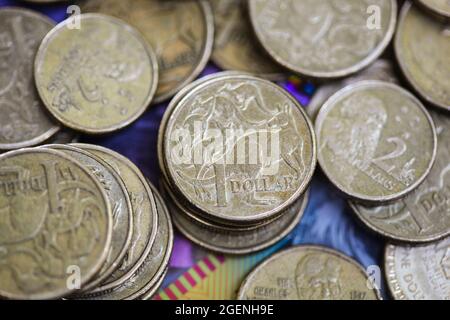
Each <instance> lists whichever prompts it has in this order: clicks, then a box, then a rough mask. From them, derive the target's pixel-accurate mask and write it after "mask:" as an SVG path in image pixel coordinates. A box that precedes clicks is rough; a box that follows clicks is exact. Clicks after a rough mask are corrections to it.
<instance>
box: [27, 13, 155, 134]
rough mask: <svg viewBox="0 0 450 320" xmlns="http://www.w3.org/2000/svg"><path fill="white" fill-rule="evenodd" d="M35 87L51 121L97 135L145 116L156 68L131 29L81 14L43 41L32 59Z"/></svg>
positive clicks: (100, 17)
mask: <svg viewBox="0 0 450 320" xmlns="http://www.w3.org/2000/svg"><path fill="white" fill-rule="evenodd" d="M74 19H79V23H80V27H79V28H75V27H74V23H76V21H74ZM77 21H78V20H77ZM35 81H36V86H37V88H38V90H39V94H40V96H41V98H42V100H43V102H44V104H45V105H46V107H47V109H48V110H49V111H50V112H51V113H52V115H53V116H54V117H55V118H56V119H58V120H59V121H60V122H62V123H63V124H64V125H65V126H67V127H70V128H72V129H74V130H78V131H82V132H86V133H91V134H100V133H107V132H111V131H115V130H118V129H121V128H123V127H125V126H127V125H129V124H130V123H132V122H133V121H135V120H136V119H137V118H138V117H139V116H140V115H141V114H142V113H143V112H144V111H145V110H146V108H147V106H148V105H149V104H150V102H151V100H152V98H153V95H154V93H155V90H156V85H157V81H158V65H157V60H156V56H155V55H154V53H153V50H152V49H151V48H150V46H148V45H147V43H146V41H145V39H144V38H143V37H142V36H141V35H140V34H139V33H138V32H136V31H135V30H134V29H132V28H131V27H130V26H128V25H127V24H125V23H124V22H122V21H120V20H118V19H115V18H112V17H108V16H103V15H99V14H83V15H79V16H76V17H72V18H69V19H67V20H65V21H64V22H62V23H60V24H59V25H58V26H56V27H55V28H54V29H53V30H52V31H51V32H50V33H49V34H48V35H47V36H46V37H45V39H44V40H43V42H42V44H41V46H40V48H39V51H38V53H37V56H36V63H35Z"/></svg>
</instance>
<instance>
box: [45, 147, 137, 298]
mask: <svg viewBox="0 0 450 320" xmlns="http://www.w3.org/2000/svg"><path fill="white" fill-rule="evenodd" d="M43 147H44V148H47V149H52V150H58V151H61V152H64V153H65V154H67V155H68V156H69V157H71V158H72V159H75V160H77V161H78V162H79V163H81V164H82V165H83V166H84V167H85V168H87V169H88V170H90V171H91V172H92V174H93V175H94V176H95V177H96V178H97V180H98V181H99V182H100V184H101V185H102V187H103V189H104V190H105V192H106V195H107V196H108V200H109V202H110V207H111V212H112V217H113V234H112V240H111V247H110V249H109V251H108V255H107V257H106V261H105V263H104V264H103V266H102V268H101V269H100V271H99V273H98V274H97V275H96V276H95V278H94V279H92V280H91V281H90V282H89V283H88V284H87V285H85V286H84V287H83V290H84V291H87V290H90V289H93V288H95V287H96V286H97V285H98V284H100V283H102V282H103V281H104V280H105V279H107V278H108V277H109V276H110V275H111V274H112V273H113V272H114V271H115V270H116V269H117V268H118V267H119V266H120V263H121V261H122V259H123V258H124V257H125V254H126V253H127V251H128V248H129V246H130V244H131V237H132V235H133V210H132V207H131V201H130V197H129V196H128V191H127V189H126V187H125V184H124V183H123V181H122V179H121V178H120V176H119V174H118V173H116V172H115V170H114V169H113V168H112V167H111V166H110V165H109V164H108V163H106V162H105V161H103V160H102V159H101V158H99V157H97V156H95V155H93V154H91V153H89V152H87V151H84V150H81V149H79V148H75V147H72V146H65V145H46V146H43Z"/></svg>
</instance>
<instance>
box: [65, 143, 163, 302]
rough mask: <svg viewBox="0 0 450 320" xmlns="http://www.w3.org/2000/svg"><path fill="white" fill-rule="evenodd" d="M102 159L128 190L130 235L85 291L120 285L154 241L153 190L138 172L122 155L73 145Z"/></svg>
mask: <svg viewBox="0 0 450 320" xmlns="http://www.w3.org/2000/svg"><path fill="white" fill-rule="evenodd" d="M73 146H74V147H77V148H80V149H83V150H85V151H88V152H90V153H92V154H94V155H96V156H98V157H100V158H101V159H103V160H104V161H106V162H107V163H108V164H109V165H110V166H112V167H113V168H114V170H115V171H116V172H117V173H119V175H120V177H121V178H122V180H123V182H124V184H125V187H126V189H127V190H128V193H129V196H130V199H131V206H132V209H133V237H132V240H131V246H130V248H129V249H128V251H127V253H126V256H125V259H124V261H123V262H122V263H121V265H120V267H119V269H117V270H116V271H115V272H114V273H113V274H112V275H111V276H110V277H109V278H108V279H107V280H106V281H105V282H104V283H102V285H101V286H99V287H97V288H96V289H94V290H92V291H90V292H89V294H94V293H99V292H104V291H107V290H111V289H114V288H115V287H117V286H119V285H121V284H123V283H124V282H125V281H126V280H128V279H129V278H130V277H132V275H133V274H134V273H135V272H136V271H137V270H138V269H139V268H140V267H141V265H142V264H143V263H144V261H145V258H146V257H147V256H148V253H149V252H150V250H151V248H152V246H153V243H154V242H155V238H156V234H157V229H158V217H157V210H156V203H155V199H154V196H153V193H152V191H151V189H150V187H149V185H148V183H147V181H146V180H145V178H144V176H143V175H142V173H141V171H140V170H139V169H138V168H137V167H136V166H135V165H134V164H133V163H132V162H131V161H130V160H128V159H126V158H125V157H124V156H122V155H120V154H118V153H116V152H114V151H112V150H109V149H106V148H104V147H100V146H94V145H89V144H73Z"/></svg>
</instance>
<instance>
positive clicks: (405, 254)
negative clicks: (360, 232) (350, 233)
mask: <svg viewBox="0 0 450 320" xmlns="http://www.w3.org/2000/svg"><path fill="white" fill-rule="evenodd" d="M385 270H386V278H387V282H388V285H389V289H390V291H391V294H392V296H393V297H394V298H395V299H397V300H450V238H446V239H444V240H441V241H438V242H434V243H431V244H428V245H424V246H415V247H414V246H406V245H405V246H400V245H388V246H387V247H386V252H385Z"/></svg>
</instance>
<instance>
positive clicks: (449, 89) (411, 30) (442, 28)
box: [395, 2, 450, 110]
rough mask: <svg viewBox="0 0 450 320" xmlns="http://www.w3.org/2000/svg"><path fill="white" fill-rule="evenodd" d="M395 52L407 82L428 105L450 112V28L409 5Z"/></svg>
mask: <svg viewBox="0 0 450 320" xmlns="http://www.w3.org/2000/svg"><path fill="white" fill-rule="evenodd" d="M395 53H396V56H397V60H398V61H399V64H400V67H401V69H402V71H403V73H404V75H405V76H406V78H407V80H408V82H409V83H410V84H411V85H412V86H413V87H414V89H415V90H416V91H417V92H418V93H419V94H420V96H421V97H422V98H423V99H425V100H426V101H427V102H429V103H431V104H433V105H435V106H437V107H440V108H443V109H445V110H450V27H449V25H448V24H446V23H444V22H440V21H438V20H436V19H434V18H433V17H430V16H427V15H426V14H425V13H424V12H421V11H420V9H418V8H417V7H416V6H413V5H412V4H411V3H409V2H406V3H405V4H404V6H403V8H402V12H401V14H400V22H399V26H398V32H397V35H396V39H395Z"/></svg>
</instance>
